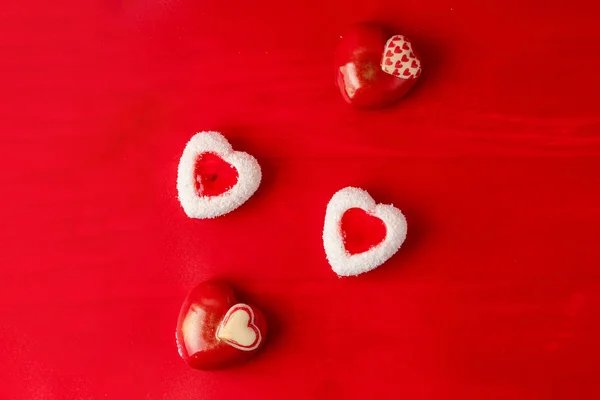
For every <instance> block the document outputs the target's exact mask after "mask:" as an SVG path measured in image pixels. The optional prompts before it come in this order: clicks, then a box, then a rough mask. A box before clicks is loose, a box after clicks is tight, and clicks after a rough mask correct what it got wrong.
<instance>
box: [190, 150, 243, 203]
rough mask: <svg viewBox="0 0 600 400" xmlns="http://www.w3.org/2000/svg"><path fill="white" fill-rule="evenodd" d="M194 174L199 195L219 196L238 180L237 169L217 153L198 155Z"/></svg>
mask: <svg viewBox="0 0 600 400" xmlns="http://www.w3.org/2000/svg"><path fill="white" fill-rule="evenodd" d="M194 175H195V179H194V183H195V185H196V193H197V194H198V196H218V195H220V194H223V193H225V192H226V191H228V190H229V189H231V188H232V187H233V186H234V185H235V184H236V183H237V181H238V172H237V169H235V167H234V166H233V165H231V164H229V163H228V162H226V161H225V160H223V159H222V158H221V157H219V156H218V155H217V154H215V153H202V154H200V155H198V158H197V159H196V165H195V167H194Z"/></svg>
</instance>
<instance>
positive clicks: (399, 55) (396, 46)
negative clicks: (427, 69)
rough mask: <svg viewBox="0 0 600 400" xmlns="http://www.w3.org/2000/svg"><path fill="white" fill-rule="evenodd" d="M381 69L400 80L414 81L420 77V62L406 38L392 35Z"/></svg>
mask: <svg viewBox="0 0 600 400" xmlns="http://www.w3.org/2000/svg"><path fill="white" fill-rule="evenodd" d="M381 69H383V71H384V72H387V73H388V74H390V75H394V76H397V77H398V78H402V79H415V78H418V77H419V76H420V75H421V60H420V59H419V58H418V57H417V56H416V55H415V53H414V50H413V48H412V44H411V43H410V41H409V40H408V39H407V38H406V36H402V35H394V36H392V37H391V38H390V39H388V41H387V43H386V44H385V49H384V54H383V58H382V60H381Z"/></svg>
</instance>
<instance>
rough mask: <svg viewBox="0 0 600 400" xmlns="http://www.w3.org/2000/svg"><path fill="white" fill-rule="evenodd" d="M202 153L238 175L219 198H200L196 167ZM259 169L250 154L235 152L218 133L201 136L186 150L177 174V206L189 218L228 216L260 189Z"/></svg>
mask: <svg viewBox="0 0 600 400" xmlns="http://www.w3.org/2000/svg"><path fill="white" fill-rule="evenodd" d="M202 153H214V154H216V155H218V156H219V157H220V158H222V159H223V160H224V161H225V162H227V163H229V164H230V165H232V166H233V167H234V168H235V169H236V170H237V173H238V180H237V182H236V184H235V185H234V186H233V187H232V188H231V189H229V190H228V191H226V192H224V193H222V194H220V195H218V196H200V195H198V193H197V191H196V186H195V179H196V176H195V171H194V169H195V166H196V160H197V159H198V156H199V155H200V154H202ZM261 177H262V174H261V170H260V165H258V162H257V161H256V159H255V158H254V157H252V156H251V155H250V154H247V153H244V152H241V151H234V150H233V149H232V147H231V145H230V144H229V142H228V141H227V139H225V137H223V135H221V134H220V133H218V132H200V133H197V134H196V135H194V136H193V137H192V138H191V139H190V141H189V142H188V143H187V145H186V146H185V149H184V150H183V154H182V156H181V159H180V160H179V168H178V170H177V191H178V193H179V196H178V197H179V202H180V203H181V206H182V207H183V210H184V211H185V213H186V214H187V215H188V216H189V217H190V218H215V217H218V216H221V215H223V214H227V213H228V212H231V211H233V210H235V209H236V208H238V207H239V206H241V205H242V204H243V203H244V202H246V200H248V199H249V198H250V197H251V196H252V195H253V194H254V192H256V189H258V186H259V185H260V180H261Z"/></svg>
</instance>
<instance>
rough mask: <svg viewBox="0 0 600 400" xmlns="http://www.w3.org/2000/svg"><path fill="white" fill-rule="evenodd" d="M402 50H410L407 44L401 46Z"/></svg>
mask: <svg viewBox="0 0 600 400" xmlns="http://www.w3.org/2000/svg"><path fill="white" fill-rule="evenodd" d="M402 48H403V49H404V50H410V45H409V44H408V42H404V44H403V45H402Z"/></svg>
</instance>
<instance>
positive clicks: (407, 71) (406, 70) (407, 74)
mask: <svg viewBox="0 0 600 400" xmlns="http://www.w3.org/2000/svg"><path fill="white" fill-rule="evenodd" d="M402 75H404V76H409V75H410V69H408V68H406V69H405V70H404V72H403V73H402Z"/></svg>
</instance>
